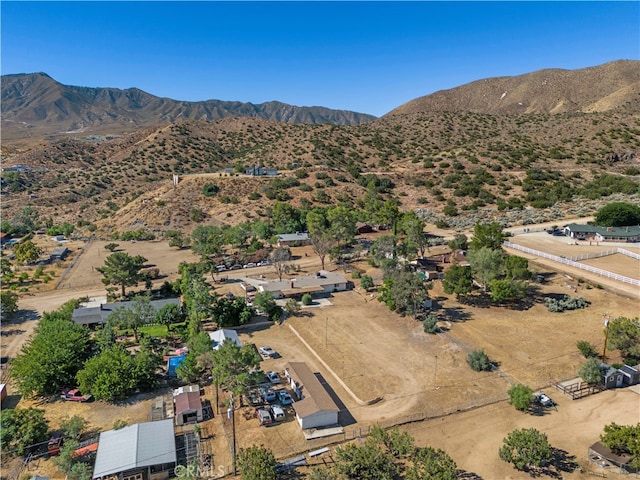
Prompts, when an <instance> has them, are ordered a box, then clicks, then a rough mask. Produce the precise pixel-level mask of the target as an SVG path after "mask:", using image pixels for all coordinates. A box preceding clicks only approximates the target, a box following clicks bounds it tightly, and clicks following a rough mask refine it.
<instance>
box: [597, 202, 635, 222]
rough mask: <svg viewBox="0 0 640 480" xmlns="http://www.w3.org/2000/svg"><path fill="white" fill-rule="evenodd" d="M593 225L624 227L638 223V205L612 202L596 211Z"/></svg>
mask: <svg viewBox="0 0 640 480" xmlns="http://www.w3.org/2000/svg"><path fill="white" fill-rule="evenodd" d="M593 223H594V225H601V226H603V227H626V226H631V225H640V206H638V205H632V204H630V203H625V202H613V203H609V204H608V205H605V206H604V207H602V208H601V209H600V210H598V211H597V212H596V215H595V219H594V222H593Z"/></svg>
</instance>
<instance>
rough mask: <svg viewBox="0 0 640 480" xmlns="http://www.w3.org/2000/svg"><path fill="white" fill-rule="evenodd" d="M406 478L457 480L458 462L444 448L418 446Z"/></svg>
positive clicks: (415, 479)
mask: <svg viewBox="0 0 640 480" xmlns="http://www.w3.org/2000/svg"><path fill="white" fill-rule="evenodd" d="M405 478H406V480H455V479H457V478H458V466H457V465H456V462H454V461H453V459H452V458H451V457H450V456H449V455H448V454H447V453H446V452H445V451H443V450H440V449H435V448H431V447H424V448H417V449H416V450H415V453H414V454H413V455H412V456H411V463H410V464H409V466H408V467H407V473H406V475H405Z"/></svg>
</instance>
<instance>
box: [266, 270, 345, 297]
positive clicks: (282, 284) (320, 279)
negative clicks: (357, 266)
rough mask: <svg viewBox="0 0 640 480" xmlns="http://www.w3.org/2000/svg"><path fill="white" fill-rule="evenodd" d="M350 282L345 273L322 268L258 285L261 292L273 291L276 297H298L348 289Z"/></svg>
mask: <svg viewBox="0 0 640 480" xmlns="http://www.w3.org/2000/svg"><path fill="white" fill-rule="evenodd" d="M348 286H349V283H348V282H347V279H346V278H345V277H344V275H342V274H340V273H336V272H329V271H327V270H320V271H319V272H317V273H315V274H313V275H307V276H304V277H297V278H291V279H288V280H274V281H271V282H267V283H264V284H262V285H258V289H259V290H260V291H261V292H271V293H272V294H273V296H274V298H276V299H277V298H284V297H297V296H302V295H304V294H305V293H308V294H329V293H332V292H340V291H344V290H347V288H348Z"/></svg>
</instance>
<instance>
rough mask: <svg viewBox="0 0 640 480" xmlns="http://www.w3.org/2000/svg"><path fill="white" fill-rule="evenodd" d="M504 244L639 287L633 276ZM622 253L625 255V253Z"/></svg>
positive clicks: (638, 281) (508, 243)
mask: <svg viewBox="0 0 640 480" xmlns="http://www.w3.org/2000/svg"><path fill="white" fill-rule="evenodd" d="M504 246H505V247H509V248H513V249H514V250H519V251H521V252H524V253H529V254H531V255H536V256H537V257H542V258H547V259H549V260H553V261H554V262H558V263H563V264H565V265H569V266H571V267H575V268H579V269H581V270H586V271H587V272H592V273H595V274H597V275H602V276H603V277H607V278H612V279H613V280H617V281H619V282H623V283H629V284H631V285H636V286H639V287H640V280H637V279H635V278H629V277H625V276H624V275H618V274H617V273H613V272H608V271H606V270H603V269H601V268H596V267H592V266H591V265H584V264H582V263H578V262H576V261H574V260H570V259H568V258H563V257H558V256H557V255H551V254H548V253H545V252H541V251H539V250H534V249H533V248H528V247H523V246H521V245H517V244H515V243H511V242H504ZM625 252H627V251H626V250H625ZM615 253H622V252H615ZM628 253H633V252H628ZM624 255H626V253H625V254H624ZM633 255H635V254H633ZM630 256H631V255H630ZM634 258H636V257H634Z"/></svg>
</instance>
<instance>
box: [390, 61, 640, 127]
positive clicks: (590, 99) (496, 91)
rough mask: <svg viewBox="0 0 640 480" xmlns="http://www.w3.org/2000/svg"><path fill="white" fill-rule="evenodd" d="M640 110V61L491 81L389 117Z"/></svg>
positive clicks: (433, 98) (404, 107)
mask: <svg viewBox="0 0 640 480" xmlns="http://www.w3.org/2000/svg"><path fill="white" fill-rule="evenodd" d="M624 105H628V106H631V107H632V108H633V109H635V110H636V111H638V109H639V108H640V61H636V60H619V61H616V62H611V63H606V64H604V65H600V66H597V67H591V68H583V69H579V70H560V69H549V70H539V71H537V72H533V73H528V74H525V75H519V76H515V77H499V78H487V79H483V80H478V81H476V82H472V83H468V84H466V85H462V86H460V87H457V88H452V89H450V90H442V91H439V92H436V93H433V94H431V95H427V96H424V97H420V98H416V99H415V100H412V101H410V102H407V103H405V104H404V105H401V106H400V107H398V108H396V109H394V110H393V111H391V112H390V113H389V114H388V115H401V114H407V113H417V112H445V111H455V112H476V113H491V114H515V115H518V114H527V113H543V114H548V113H551V114H554V113H575V112H585V113H588V112H604V111H608V110H613V109H616V108H619V107H621V106H624Z"/></svg>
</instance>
